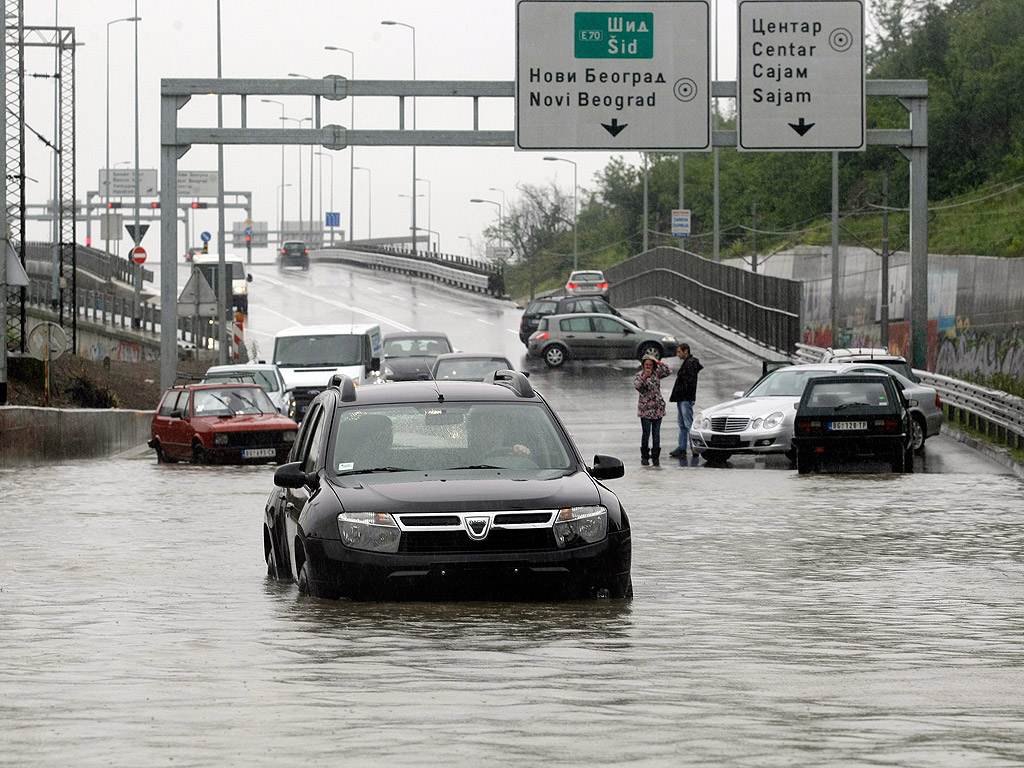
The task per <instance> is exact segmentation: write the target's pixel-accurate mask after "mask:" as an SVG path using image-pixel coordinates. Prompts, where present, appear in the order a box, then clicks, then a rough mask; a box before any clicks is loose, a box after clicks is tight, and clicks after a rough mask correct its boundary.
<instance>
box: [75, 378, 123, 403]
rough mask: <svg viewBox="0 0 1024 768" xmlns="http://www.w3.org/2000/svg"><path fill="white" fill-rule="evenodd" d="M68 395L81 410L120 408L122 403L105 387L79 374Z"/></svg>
mask: <svg viewBox="0 0 1024 768" xmlns="http://www.w3.org/2000/svg"><path fill="white" fill-rule="evenodd" d="M68 394H70V395H71V399H72V400H73V401H74V403H75V405H76V406H78V407H79V408H119V407H120V406H121V401H120V400H118V398H117V395H116V394H115V393H114V392H113V391H111V390H109V389H104V388H103V387H98V386H96V385H95V384H93V382H92V381H90V380H89V379H88V378H86V376H85V374H78V375H77V376H75V380H74V381H73V382H72V383H71V386H70V387H69V388H68Z"/></svg>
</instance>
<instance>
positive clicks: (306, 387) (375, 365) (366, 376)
mask: <svg viewBox="0 0 1024 768" xmlns="http://www.w3.org/2000/svg"><path fill="white" fill-rule="evenodd" d="M382 352H383V344H382V342H381V334H380V326H379V325H365V324H362V325H360V324H356V325H297V326H295V327H293V328H286V329H285V330H283V331H280V332H278V334H277V336H275V337H274V359H273V361H272V362H273V363H274V364H275V365H276V366H277V367H278V368H279V369H280V371H281V375H283V376H284V380H285V383H286V384H287V385H288V388H289V389H291V390H292V392H293V393H294V395H295V404H296V407H297V413H296V420H297V421H301V420H302V417H303V416H304V415H305V413H306V409H307V408H308V407H309V404H310V403H311V402H312V401H313V398H315V397H316V396H317V395H318V394H320V392H322V391H323V390H324V389H326V388H327V384H328V382H330V380H331V377H332V376H334V375H335V374H336V373H341V374H344V375H346V376H348V377H349V378H351V379H352V380H353V381H354V382H355V383H356V385H357V386H359V385H361V384H369V383H376V382H377V381H379V378H378V375H377V372H378V371H379V370H380V358H381V354H382Z"/></svg>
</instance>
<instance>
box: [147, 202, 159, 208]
mask: <svg viewBox="0 0 1024 768" xmlns="http://www.w3.org/2000/svg"><path fill="white" fill-rule="evenodd" d="M149 207H150V208H159V207H160V203H150V204H149Z"/></svg>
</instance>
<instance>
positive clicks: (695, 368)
mask: <svg viewBox="0 0 1024 768" xmlns="http://www.w3.org/2000/svg"><path fill="white" fill-rule="evenodd" d="M676 357H678V358H679V359H680V360H681V361H682V362H681V363H680V365H679V370H678V371H677V372H676V381H675V384H673V385H672V394H671V395H670V396H669V402H672V403H675V404H676V414H677V416H678V418H679V447H678V448H676V449H675V450H672V451H669V454H668V455H669V456H673V457H682V456H685V455H686V451H687V449H688V448H689V445H690V427H692V426H693V403H694V401H695V400H696V399H697V374H698V373H699V372H700V370H701V369H702V368H703V367H704V366H703V365H701V364H700V360H698V359H697V358H696V357H694V356H693V355H691V354H690V345H689V344H680V345H679V346H677V347H676Z"/></svg>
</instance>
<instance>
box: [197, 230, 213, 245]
mask: <svg viewBox="0 0 1024 768" xmlns="http://www.w3.org/2000/svg"><path fill="white" fill-rule="evenodd" d="M210 237H211V235H210V233H209V232H203V234H201V235H200V236H199V239H200V240H202V241H203V242H204V243H208V242H210Z"/></svg>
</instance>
